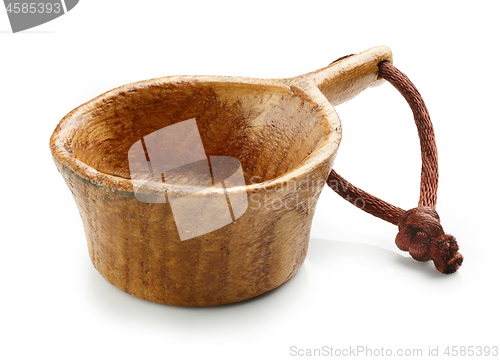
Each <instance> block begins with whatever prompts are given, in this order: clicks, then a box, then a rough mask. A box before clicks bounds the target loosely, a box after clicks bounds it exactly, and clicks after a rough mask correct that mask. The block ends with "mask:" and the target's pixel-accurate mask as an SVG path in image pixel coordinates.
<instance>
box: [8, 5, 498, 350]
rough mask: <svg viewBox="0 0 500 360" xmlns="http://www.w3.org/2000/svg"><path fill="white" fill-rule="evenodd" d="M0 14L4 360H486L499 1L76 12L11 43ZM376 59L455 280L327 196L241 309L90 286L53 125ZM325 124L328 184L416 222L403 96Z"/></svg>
mask: <svg viewBox="0 0 500 360" xmlns="http://www.w3.org/2000/svg"><path fill="white" fill-rule="evenodd" d="M3 10H4V9H3V8H2V9H0V54H1V57H0V85H1V86H0V119H1V129H2V130H1V134H2V141H0V149H1V153H0V154H1V155H0V156H1V163H2V166H3V167H2V170H1V171H2V173H1V174H2V176H1V188H2V197H1V204H2V211H1V217H0V219H1V225H2V232H1V248H0V259H1V260H0V276H1V278H0V281H1V297H0V304H1V307H0V327H1V329H2V334H1V336H0V358H2V359H40V358H42V359H86V358H89V359H141V360H142V359H197V358H199V359H212V358H213V359H289V358H299V356H295V357H293V356H291V355H293V353H292V352H291V350H290V348H291V347H292V346H296V347H297V348H300V349H307V348H318V347H322V346H328V347H332V348H334V349H346V348H347V349H348V348H349V347H350V346H351V347H357V346H367V347H369V348H371V349H373V350H375V349H378V350H380V349H381V348H382V347H383V348H384V349H391V350H392V351H393V354H394V353H395V352H396V350H397V349H422V350H423V354H424V355H426V354H427V352H428V349H429V347H431V348H433V349H434V348H436V347H439V352H440V354H441V357H442V358H449V357H447V356H444V355H443V352H444V350H445V348H446V347H447V346H453V345H457V346H474V347H476V346H500V341H499V339H500V336H499V335H500V334H499V327H498V322H499V320H500V316H499V300H500V298H499V294H498V287H499V279H498V274H499V270H498V267H499V262H498V254H499V250H500V245H499V244H500V236H499V234H498V231H497V228H498V219H499V210H498V201H499V195H498V194H499V192H498V174H499V169H498V168H499V164H498V155H499V151H498V145H497V144H498V136H499V131H500V126H499V113H498V105H497V104H498V95H499V94H498V88H497V84H498V83H499V81H500V78H499V74H498V59H499V55H500V52H499V50H498V48H499V47H498V38H499V35H500V31H499V30H500V26H499V25H498V24H499V23H498V6H497V3H496V2H495V1H490V2H487V1H476V2H473V3H472V2H457V1H453V2H451V1H449V2H445V1H443V2H427V1H418V2H415V3H413V4H412V3H410V2H396V1H394V2H391V1H356V2H346V1H342V2H335V1H307V2H306V1H302V2H297V1H286V2H272V1H262V2H260V1H253V2H246V3H238V2H235V1H228V2H217V1H198V2H196V1H195V2H182V4H181V2H180V1H175V2H169V1H151V0H149V1H145V0H142V1H123V0H121V1H117V0H114V1H111V0H106V1H97V0H83V1H81V2H80V3H79V4H78V5H77V6H76V7H75V8H74V9H73V10H72V11H70V12H69V13H68V14H66V15H65V16H62V17H61V18H58V19H56V20H54V21H52V22H49V23H47V24H44V25H41V26H39V27H36V28H33V29H31V30H27V31H24V32H22V33H18V34H12V33H11V31H10V26H9V23H8V19H7V14H6V13H5V11H3ZM376 45H387V46H389V47H390V48H391V49H392V51H393V54H394V64H395V65H396V66H397V67H399V68H400V70H402V71H403V72H405V73H406V74H407V75H408V76H409V77H410V79H411V80H412V81H413V82H414V83H415V84H416V85H417V87H418V89H419V91H420V93H421V94H422V95H423V97H424V100H425V101H426V103H427V106H428V108H429V111H430V114H431V117H432V120H433V122H434V127H435V131H436V137H437V145H438V149H439V156H440V158H439V159H440V184H439V186H440V187H439V201H438V212H439V214H440V216H441V220H442V224H443V226H444V228H445V231H447V232H449V233H451V234H453V235H454V236H455V237H456V238H457V240H458V242H459V244H460V247H461V252H462V254H463V255H464V257H465V261H464V264H463V266H462V268H461V269H460V270H459V271H458V273H456V274H453V275H448V276H445V275H442V274H440V273H438V272H437V271H436V270H435V269H434V266H433V265H432V263H418V262H416V261H414V260H413V259H411V258H410V257H409V255H408V254H407V253H403V252H401V251H399V250H398V249H397V248H396V246H395V244H394V237H395V236H396V233H397V229H396V227H395V226H393V225H390V224H387V223H384V222H383V221H382V220H379V219H376V218H373V217H371V216H370V215H367V214H365V213H363V212H362V211H360V210H358V209H356V208H355V207H353V206H352V205H350V204H349V203H347V202H345V201H344V200H342V199H341V198H340V197H339V196H337V195H336V194H334V193H333V191H331V190H330V189H328V188H325V189H324V191H323V193H322V195H321V199H320V202H319V205H318V208H317V212H316V215H315V219H314V223H313V228H312V234H311V242H310V248H309V254H308V257H307V260H306V262H305V264H304V265H303V267H302V269H301V270H300V271H299V273H298V274H297V275H296V276H295V277H294V278H293V279H292V280H291V281H289V282H288V283H287V284H285V285H283V286H282V287H281V288H278V289H276V290H274V291H272V292H270V293H268V294H265V295H263V296H260V297H258V298H255V299H253V300H249V301H246V302H243V303H239V304H235V305H229V306H221V307H215V308H178V307H172V306H167V305H159V304H154V303H149V302H147V301H144V300H139V299H136V298H134V297H132V296H130V295H127V294H125V293H123V292H121V291H120V290H117V289H116V288H114V287H113V286H112V285H109V284H108V283H107V282H106V281H105V280H104V279H103V278H102V277H101V276H100V275H99V273H97V271H96V270H95V269H94V268H93V266H92V264H91V262H90V259H89V257H88V253H87V248H86V242H85V237H84V231H83V227H82V224H81V220H80V217H79V214H78V211H77V208H76V206H75V204H74V201H73V199H72V197H71V193H70V191H69V190H68V189H67V187H66V185H65V183H64V181H63V179H62V177H61V176H60V175H59V173H58V172H57V170H56V167H55V165H54V164H53V162H52V159H51V156H50V151H49V146H48V144H49V137H50V135H51V133H52V131H53V130H54V128H55V127H56V125H57V123H58V122H59V120H60V119H61V118H62V117H63V116H64V115H65V114H66V113H68V112H69V111H70V110H72V109H73V108H75V107H77V106H78V105H80V104H82V103H84V102H86V101H88V100H90V99H92V98H93V97H95V96H97V95H99V94H101V93H103V92H105V91H107V90H110V89H112V88H114V87H116V86H119V85H122V84H126V83H129V82H134V81H139V80H143V79H148V78H154V77H160V76H165V75H177V74H207V75H241V76H249V77H262V78H272V77H275V78H278V77H291V76H295V75H299V74H303V73H306V72H309V71H312V70H315V69H317V68H320V67H323V66H325V65H327V64H329V63H330V62H331V61H333V60H335V59H337V58H338V57H340V56H343V55H346V54H350V53H355V52H360V51H363V50H365V49H368V48H370V47H372V46H376ZM337 112H338V113H339V116H340V118H341V120H342V125H343V134H344V135H343V140H342V144H341V146H340V149H339V152H338V157H337V160H336V162H335V168H336V169H337V171H338V172H339V173H341V174H342V175H343V176H344V177H346V178H347V179H348V180H350V181H352V182H353V183H354V184H356V185H358V186H360V187H361V188H363V189H365V190H367V191H369V192H372V193H373V194H375V195H377V196H379V197H381V198H383V199H385V200H388V201H390V202H392V203H394V204H396V205H398V206H400V207H403V208H406V209H407V208H411V207H414V206H416V204H417V201H418V191H419V190H418V187H419V175H420V158H419V156H420V155H419V143H418V137H417V132H416V128H415V125H414V124H413V118H412V114H411V111H410V109H409V107H408V105H407V104H406V103H405V101H404V99H403V98H402V97H401V96H400V95H399V93H398V92H397V91H396V90H395V89H394V88H393V87H392V86H391V85H389V84H387V83H386V84H384V85H383V86H381V87H377V88H373V89H369V90H367V91H365V92H364V93H363V94H361V95H360V96H358V97H357V98H355V99H353V100H351V101H350V102H348V103H346V104H343V105H340V106H338V107H337ZM474 349H476V348H474ZM475 351H477V350H475ZM302 358H305V357H302ZM421 358H424V357H421Z"/></svg>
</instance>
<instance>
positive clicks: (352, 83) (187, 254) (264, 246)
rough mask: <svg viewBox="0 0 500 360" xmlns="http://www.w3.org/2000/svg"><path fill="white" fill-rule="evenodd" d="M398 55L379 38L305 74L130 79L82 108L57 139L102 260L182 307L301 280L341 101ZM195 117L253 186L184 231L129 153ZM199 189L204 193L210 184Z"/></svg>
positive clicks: (118, 279) (117, 278)
mask: <svg viewBox="0 0 500 360" xmlns="http://www.w3.org/2000/svg"><path fill="white" fill-rule="evenodd" d="M390 59H391V55H390V50H389V49H388V48H386V47H377V48H373V49H370V50H368V51H366V52H363V53H361V54H359V55H355V56H352V57H350V58H347V59H344V60H341V61H339V62H338V63H335V64H332V65H331V66H329V67H326V68H324V69H321V70H318V71H316V72H313V73H310V74H306V75H303V76H299V77H296V78H293V79H274V80H261V79H249V78H241V77H217V76H172V77H165V78H159V79H153V80H147V81H142V82H138V83H134V84H129V85H125V86H122V87H119V88H117V89H114V90H111V91H109V92H107V93H105V94H103V95H101V96H99V97H97V98H95V99H93V100H91V101H89V102H88V103H86V104H83V105H82V106H80V107H78V108H77V109H75V110H73V111H72V112H70V113H69V114H68V115H67V116H66V117H65V118H64V119H62V120H61V122H60V123H59V125H58V126H57V128H56V129H55V131H54V133H53V135H52V137H51V141H50V148H51V151H52V154H53V158H54V161H55V163H56V165H57V168H58V170H59V171H60V173H61V174H62V176H63V177H64V179H65V181H66V183H67V185H68V187H69V188H70V190H71V192H72V194H73V196H74V198H75V201H76V203H77V206H78V210H79V212H80V215H81V217H82V221H83V225H84V229H85V233H86V237H87V242H88V248H89V254H90V257H91V260H92V262H93V264H94V266H95V267H96V269H97V270H98V271H99V272H100V273H101V274H102V275H103V277H104V278H105V279H106V280H107V281H108V282H110V283H111V284H113V285H115V286H116V287H118V288H119V289H121V290H123V291H125V292H127V293H129V294H132V295H134V296H136V297H139V298H143V299H146V300H150V301H154V302H159V303H166V304H171V305H179V306H212V305H221V304H228V303H234V302H238V301H242V300H245V299H249V298H252V297H254V296H257V295H260V294H262V293H265V292H267V291H269V290H271V289H274V288H276V287H278V286H280V285H281V284H283V283H284V282H286V281H287V280H289V279H290V278H291V277H292V276H293V275H294V274H295V273H296V272H297V271H298V269H299V268H300V266H301V265H302V263H303V262H304V259H305V256H306V254H307V248H308V243H309V233H310V228H311V223H312V218H313V215H314V210H315V207H316V203H317V200H318V197H319V194H320V192H321V190H322V188H323V185H324V183H325V180H326V178H327V176H328V173H329V171H330V169H331V166H332V162H333V156H334V154H335V152H336V150H337V147H338V145H339V142H340V137H341V129H340V122H339V119H338V117H337V114H336V112H335V110H334V108H333V107H332V104H338V103H340V102H343V101H346V100H348V99H349V98H351V97H353V96H355V95H356V94H358V93H359V92H361V91H362V90H363V89H364V88H366V87H368V86H371V85H373V84H376V83H377V82H378V80H377V68H376V63H377V62H378V61H380V60H390ZM192 118H195V119H196V123H197V126H198V129H199V132H200V136H201V139H202V142H203V146H204V148H205V152H206V154H207V156H231V157H234V158H237V159H238V160H239V161H240V163H241V166H242V169H243V175H244V178H245V183H246V186H244V187H234V188H228V189H227V191H228V193H229V194H232V193H240V194H241V193H244V194H246V195H247V197H248V209H247V210H246V212H245V213H244V214H243V215H242V216H241V217H240V218H238V219H237V220H236V221H234V222H232V223H231V224H229V225H227V226H225V227H222V228H220V229H218V230H215V231H212V232H210V233H207V234H205V235H201V236H198V237H195V238H193V239H190V240H186V241H181V240H180V237H179V233H178V231H177V227H176V223H175V219H174V216H173V212H172V208H171V206H170V204H169V203H168V202H167V203H163V204H161V203H158V204H151V203H144V202H141V201H138V200H137V198H136V196H135V194H134V189H133V184H132V180H131V176H130V172H129V162H128V161H129V160H128V157H127V154H128V150H129V149H130V147H131V146H132V145H133V144H134V143H135V142H137V141H139V140H140V139H141V137H145V136H147V135H148V134H151V133H153V132H155V131H157V130H159V129H162V128H164V127H166V126H169V125H172V124H176V123H178V122H181V121H184V120H188V119H192ZM170 190H171V191H177V190H175V189H173V188H172V189H170ZM213 191H214V192H217V191H218V190H217V189H214V190H213ZM197 196H199V198H200V199H199V200H200V201H201V203H202V202H203V196H206V193H203V192H202V193H200V194H198V195H197ZM212 210H214V213H217V209H212Z"/></svg>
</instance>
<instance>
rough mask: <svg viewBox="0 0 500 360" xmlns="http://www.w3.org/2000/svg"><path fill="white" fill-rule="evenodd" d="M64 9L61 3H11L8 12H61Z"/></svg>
mask: <svg viewBox="0 0 500 360" xmlns="http://www.w3.org/2000/svg"><path fill="white" fill-rule="evenodd" d="M61 11H62V9H61V4H60V3H54V4H51V3H9V5H7V12H8V13H9V14H10V13H14V14H36V13H38V14H44V13H45V14H50V13H55V14H59V13H60V12H61Z"/></svg>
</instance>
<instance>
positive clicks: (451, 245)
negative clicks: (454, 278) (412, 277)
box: [396, 206, 463, 274]
mask: <svg viewBox="0 0 500 360" xmlns="http://www.w3.org/2000/svg"><path fill="white" fill-rule="evenodd" d="M398 227H399V233H398V235H397V236H396V245H397V247H398V248H399V249H401V250H404V251H409V253H410V255H411V256H412V257H413V258H414V259H415V260H417V261H429V260H432V261H434V266H435V267H436V269H437V270H439V271H440V272H442V273H443V274H451V273H454V272H455V271H457V270H458V268H459V267H460V265H462V261H463V257H462V255H461V254H460V253H459V252H458V244H457V241H456V240H455V238H454V237H453V236H452V235H448V234H445V233H444V230H443V227H442V226H441V222H440V220H439V215H438V213H437V212H436V210H434V209H433V208H431V207H427V206H421V207H417V208H413V209H410V210H408V211H406V212H405V213H404V214H403V215H402V216H401V218H400V220H399V224H398Z"/></svg>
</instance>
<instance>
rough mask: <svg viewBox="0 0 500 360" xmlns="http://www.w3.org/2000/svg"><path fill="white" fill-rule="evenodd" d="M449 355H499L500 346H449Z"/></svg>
mask: <svg viewBox="0 0 500 360" xmlns="http://www.w3.org/2000/svg"><path fill="white" fill-rule="evenodd" d="M444 354H445V355H447V356H498V346H448V347H447V348H446V349H445V350H444Z"/></svg>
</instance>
